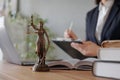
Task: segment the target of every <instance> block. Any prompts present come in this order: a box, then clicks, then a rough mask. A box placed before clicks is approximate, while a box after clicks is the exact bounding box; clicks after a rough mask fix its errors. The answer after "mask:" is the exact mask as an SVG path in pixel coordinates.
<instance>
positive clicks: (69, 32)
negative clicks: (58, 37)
mask: <svg viewBox="0 0 120 80" xmlns="http://www.w3.org/2000/svg"><path fill="white" fill-rule="evenodd" d="M64 37H65V38H70V39H73V40H76V39H77V36H76V34H75V33H74V32H73V31H72V30H71V29H67V30H65V32H64Z"/></svg>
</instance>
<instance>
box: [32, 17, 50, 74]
mask: <svg viewBox="0 0 120 80" xmlns="http://www.w3.org/2000/svg"><path fill="white" fill-rule="evenodd" d="M43 25H44V23H43V22H42V21H40V26H39V28H37V26H35V25H34V23H33V16H31V26H32V27H33V29H34V30H35V33H37V34H38V38H37V42H36V54H37V56H38V62H37V63H36V64H35V65H34V66H33V71H38V72H39V71H49V68H48V66H47V65H46V64H45V56H46V53H47V51H48V48H49V46H50V41H49V37H48V34H47V32H46V30H45V29H44V28H43ZM46 40H47V43H48V44H47V46H46Z"/></svg>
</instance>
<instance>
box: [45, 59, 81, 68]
mask: <svg viewBox="0 0 120 80" xmlns="http://www.w3.org/2000/svg"><path fill="white" fill-rule="evenodd" d="M79 61H80V60H79V59H68V60H59V61H47V62H46V63H47V64H48V66H49V67H51V68H55V69H73V68H74V65H75V64H76V63H77V62H79Z"/></svg>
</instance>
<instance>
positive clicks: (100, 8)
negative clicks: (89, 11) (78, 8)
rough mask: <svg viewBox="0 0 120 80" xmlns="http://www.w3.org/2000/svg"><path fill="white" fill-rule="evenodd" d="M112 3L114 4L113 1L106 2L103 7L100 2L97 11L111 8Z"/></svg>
mask: <svg viewBox="0 0 120 80" xmlns="http://www.w3.org/2000/svg"><path fill="white" fill-rule="evenodd" d="M113 3H114V0H108V1H107V2H106V3H105V4H104V5H103V4H102V3H101V2H100V4H99V11H100V10H102V8H103V7H105V8H106V9H107V8H111V7H112V5H113Z"/></svg>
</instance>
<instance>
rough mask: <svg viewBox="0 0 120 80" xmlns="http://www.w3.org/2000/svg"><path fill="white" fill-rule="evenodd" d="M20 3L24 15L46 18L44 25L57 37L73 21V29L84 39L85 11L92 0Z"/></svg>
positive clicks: (26, 1) (27, 0)
mask: <svg viewBox="0 0 120 80" xmlns="http://www.w3.org/2000/svg"><path fill="white" fill-rule="evenodd" d="M20 5H21V8H20V10H21V12H22V13H24V14H25V15H31V14H32V13H38V14H40V15H41V17H42V18H44V19H48V23H47V24H46V25H47V26H48V27H49V28H51V30H52V31H53V32H54V33H55V34H57V35H58V37H63V32H64V31H65V29H66V28H68V27H69V25H70V22H71V21H73V22H74V27H73V30H74V31H75V33H76V34H77V35H78V37H79V38H80V39H85V16H86V13H87V11H89V10H90V9H91V8H93V7H94V6H95V4H94V0H21V4H20ZM57 53H59V51H58V52H57Z"/></svg>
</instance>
